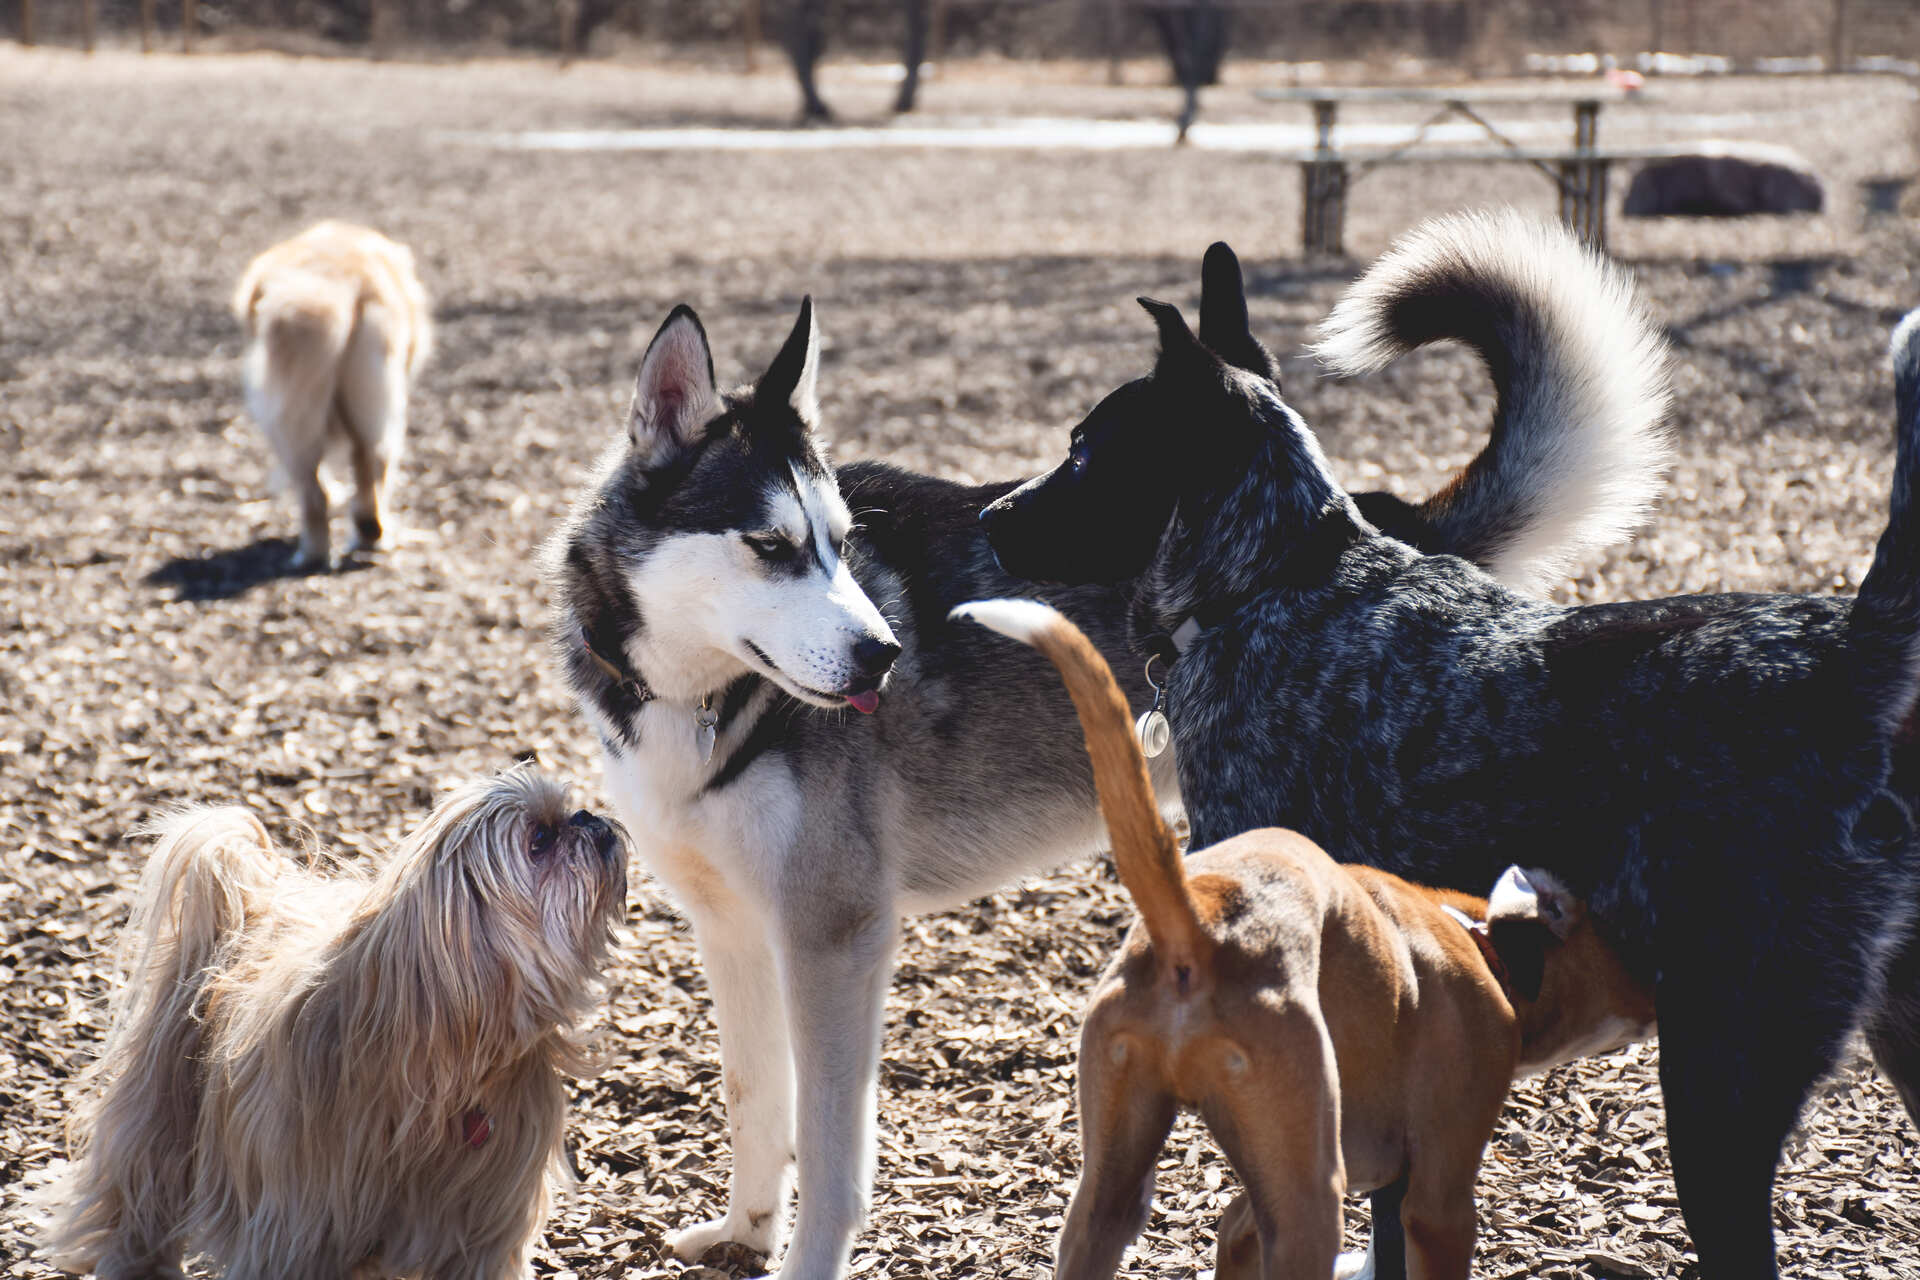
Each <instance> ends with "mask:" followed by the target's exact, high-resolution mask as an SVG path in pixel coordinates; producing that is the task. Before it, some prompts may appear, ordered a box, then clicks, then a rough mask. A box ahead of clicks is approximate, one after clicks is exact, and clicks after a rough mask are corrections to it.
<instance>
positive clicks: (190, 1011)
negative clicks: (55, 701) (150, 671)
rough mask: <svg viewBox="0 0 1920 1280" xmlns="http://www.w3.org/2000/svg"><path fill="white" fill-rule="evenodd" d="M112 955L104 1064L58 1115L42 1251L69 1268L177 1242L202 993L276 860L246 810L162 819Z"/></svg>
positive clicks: (259, 900)
mask: <svg viewBox="0 0 1920 1280" xmlns="http://www.w3.org/2000/svg"><path fill="white" fill-rule="evenodd" d="M153 834H155V835H157V836H158V837H159V843H158V844H157V845H156V846H155V847H154V850H153V854H152V856H151V857H149V858H148V860H147V865H146V868H145V870H144V871H142V872H141V875H140V883H139V886H138V888H137V889H136V890H135V893H134V902H133V913H132V916H131V918H130V919H129V920H128V921H127V927H126V932H125V935H124V943H123V950H122V954H121V968H122V972H123V973H124V975H125V979H126V981H125V985H124V986H122V987H121V988H120V990H119V991H118V992H116V993H115V995H114V997H113V999H112V1002H111V1013H112V1021H111V1024H110V1025H109V1027H108V1030H107V1036H106V1043H105V1045H104V1046H103V1047H102V1049H101V1053H100V1057H99V1059H98V1060H96V1061H95V1062H94V1063H93V1064H92V1065H91V1066H90V1067H88V1069H87V1071H86V1073H85V1075H84V1076H83V1079H82V1090H81V1094H82V1096H81V1099H80V1101H79V1103H78V1105H77V1106H76V1107H75V1109H74V1112H73V1114H72V1116H71V1117H70V1118H69V1120H68V1125H67V1138H68V1146H69V1148H70V1150H71V1151H72V1153H73V1168H72V1169H71V1170H70V1172H69V1175H68V1178H67V1181H66V1182H65V1183H64V1184H63V1185H62V1186H60V1187H58V1188H56V1189H55V1192H54V1196H53V1199H54V1203H55V1205H56V1207H57V1212H58V1219H57V1221H56V1223H55V1224H54V1226H53V1229H52V1232H51V1239H50V1241H49V1242H48V1251H49V1252H50V1253H51V1254H52V1255H53V1256H54V1257H55V1258H56V1259H58V1260H61V1261H62V1262H63V1263H64V1264H65V1265H67V1266H68V1267H69V1268H71V1269H79V1270H90V1269H92V1268H93V1266H94V1265H95V1264H96V1263H101V1262H106V1263H114V1264H117V1263H124V1262H127V1261H128V1259H125V1258H120V1257H119V1256H118V1254H117V1253H116V1250H124V1249H125V1248H126V1247H127V1242H128V1241H147V1242H150V1243H151V1244H153V1245H155V1246H159V1245H162V1244H165V1243H169V1242H171V1243H173V1244H175V1245H177V1238H178V1233H179V1230H180V1221H179V1220H180V1217H181V1216H182V1215H183V1214H184V1204H185V1198H186V1197H187V1196H188V1195H189V1194H190V1193H191V1188H192V1173H193V1168H192V1162H193V1134H194V1129H195V1123H196V1116H197V1105H198V1099H199V1092H200V1091H199V1085H198V1073H199V1072H200V1070H201V1069H202V1068H201V1063H200V1048H201V1046H200V1039H201V1027H202V1019H203V1018H204V1016H205V1014H206V1012H207V1011H206V1008H205V1003H206V988H207V983H208V981H209V979H210V977H211V974H212V972H213V971H214V970H215V969H216V968H217V966H218V965H219V963H220V961H221V957H222V954H223V952H224V951H225V950H226V949H227V948H228V946H229V945H230V944H231V942H232V940H233V938H234V936H235V934H236V933H237V931H238V930H240V929H241V928H242V927H243V926H244V925H245V924H246V923H247V921H248V920H249V919H251V918H252V917H254V916H255V915H256V914H257V913H258V912H260V911H261V910H263V909H264V908H265V906H266V904H267V901H268V897H269V895H270V894H271V893H272V892H273V887H274V882H275V880H276V878H277V872H278V869H279V866H280V861H281V859H280V855H279V854H278V853H277V852H276V851H275V849H274V847H273V843H272V841H271V840H270V839H269V838H268V836H267V833H266V829H265V828H263V827H262V826H261V825H260V822H259V819H257V818H255V817H254V816H253V815H252V814H251V813H249V812H247V811H246V810H245V809H238V808H229V809H212V808H204V807H196V808H191V809H186V810H183V811H181V812H179V813H176V814H174V815H172V816H170V817H168V818H166V819H163V820H162V821H161V822H160V823H158V824H157V825H156V826H155V827H154V829H153Z"/></svg>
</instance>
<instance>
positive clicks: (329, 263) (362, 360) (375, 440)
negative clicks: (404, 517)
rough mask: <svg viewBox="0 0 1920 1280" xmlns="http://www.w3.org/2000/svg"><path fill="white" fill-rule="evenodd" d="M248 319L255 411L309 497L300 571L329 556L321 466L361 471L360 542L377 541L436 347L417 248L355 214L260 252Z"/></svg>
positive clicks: (242, 312)
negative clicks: (332, 459) (337, 460)
mask: <svg viewBox="0 0 1920 1280" xmlns="http://www.w3.org/2000/svg"><path fill="white" fill-rule="evenodd" d="M233 313H234V315H235V316H237V317H238V318H239V320H240V323H241V324H243V325H244V326H246V330H247V354H246V364H245V377H246V388H247V408H248V410H249V411H250V412H251V413H252V414H253V417H254V420H255V421H256V422H258V423H259V424H260V429H261V431H262V432H264V433H265V434H266V437H267V442H268V443H269V444H271V445H272V446H273V451H274V454H275V457H276V458H277V460H278V462H279V470H280V474H281V475H282V476H283V477H284V478H285V481H286V483H287V484H288V485H289V486H290V487H291V488H292V489H293V491H294V495H295V498H296V499H297V500H298V502H299V505H300V545H299V548H298V549H297V550H296V551H295V552H294V560H293V564H294V567H295V568H324V567H325V566H326V563H327V549H328V539H327V491H326V489H325V488H324V487H322V485H321V483H320V463H321V462H322V461H323V460H324V459H325V458H326V457H327V455H328V454H329V453H331V452H334V451H336V450H338V451H341V452H344V453H345V454H346V455H347V459H348V462H349V465H350V466H351V469H352V471H353V485H354V494H353V501H352V506H351V511H352V515H353V527H354V540H353V542H352V544H351V547H353V548H359V547H372V546H375V545H377V544H378V543H379V541H380V536H381V533H382V530H383V521H384V519H385V509H386V497H387V489H388V485H389V483H390V481H391V479H392V475H393V470H394V467H395V466H396V465H397V464H398V462H399V459H400V450H401V446H402V443H403V441H404V440H405V437H406V433H407V389H408V387H409V385H410V384H411V382H412V379H413V377H414V375H415V374H416V373H418V372H419V369H420V366H421V365H422V364H423V363H425V361H426V358H427V352H428V349H429V347H430V346H431V343H432V323H431V320H430V318H429V316H428V311H427V295H426V291H425V290H424V289H422V288H421V287H420V281H419V279H418V277H416V276H415V275H414V271H413V254H412V253H410V252H409V251H408V250H407V248H406V246H405V245H401V244H396V243H395V242H393V241H392V240H389V239H387V238H386V237H385V236H383V235H381V234H380V233H379V232H377V231H372V230H369V229H368V228H366V227H358V226H354V225H353V224H351V223H346V222H322V223H319V224H317V225H315V226H312V227H309V228H308V229H307V230H305V231H303V232H301V233H300V234H299V235H297V236H295V237H293V238H292V239H291V240H285V241H282V242H281V243H279V244H277V245H275V246H274V247H273V248H271V249H269V250H267V251H266V252H265V253H263V254H261V255H260V256H259V257H257V258H255V259H254V260H253V262H252V263H251V264H249V265H248V267H247V270H246V273H245V274H244V275H242V276H241V277H240V287H239V288H238V289H236V290H235V291H234V295H233Z"/></svg>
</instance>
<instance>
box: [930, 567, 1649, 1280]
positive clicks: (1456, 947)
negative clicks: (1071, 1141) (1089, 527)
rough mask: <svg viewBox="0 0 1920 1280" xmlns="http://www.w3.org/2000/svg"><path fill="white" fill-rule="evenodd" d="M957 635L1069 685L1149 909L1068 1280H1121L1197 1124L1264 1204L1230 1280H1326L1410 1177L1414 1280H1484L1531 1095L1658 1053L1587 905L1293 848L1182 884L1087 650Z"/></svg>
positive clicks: (1097, 1093)
mask: <svg viewBox="0 0 1920 1280" xmlns="http://www.w3.org/2000/svg"><path fill="white" fill-rule="evenodd" d="M955 612H956V614H958V615H960V616H964V617H969V618H972V619H973V620H974V621H977V622H980V623H982V624H983V625H985V626H988V627H991V628H993V629H994V630H996V631H999V632H1001V633H1002V634H1005V635H1008V636H1011V637H1012V638H1014V639H1016V640H1020V641H1023V642H1024V643H1027V644H1030V645H1032V646H1033V647H1034V648H1037V649H1039V650H1040V651H1041V653H1043V654H1045V655H1046V656H1047V657H1048V658H1049V659H1050V660H1052V662H1053V663H1054V665H1055V666H1057V667H1058V668H1059V669H1060V672H1061V675H1062V676H1063V678H1064V679H1065V681H1066V685H1067V689H1068V692H1070V693H1071V694H1072V695H1073V701H1074V705H1075V707H1076V708H1078V710H1079V712H1080V722H1081V725H1082V728H1083V729H1084V731H1085V733H1086V739H1087V752H1088V754H1089V755H1090V756H1091V757H1092V759H1093V774H1094V781H1095V784H1096V786H1097V788H1098V790H1099V793H1100V807H1101V810H1102V812H1103V813H1104V815H1105V817H1106V821H1107V826H1108V829H1109V831H1110V833H1111V835H1112V837H1113V855H1114V862H1115V864H1116V865H1117V867H1118V869H1119V872H1120V880H1121V882H1122V883H1123V884H1124V885H1125V886H1126V888H1127V892H1128V893H1130V894H1131V895H1132V896H1133V900H1134V902H1135V904H1136V905H1137V906H1138V907H1139V909H1140V922H1139V924H1138V925H1137V926H1136V927H1135V928H1134V929H1133V930H1132V931H1131V932H1130V933H1129V934H1128V936H1127V940H1126V944H1125V946H1124V947H1123V949H1122V950H1121V952H1120V954H1119V956H1118V957H1116V958H1115V960H1114V962H1113V964H1112V965H1111V966H1110V967H1109V968H1108V970H1107V973H1106V975H1105V977H1103V978H1102V979H1101V982H1100V986H1099V988H1098V990H1096V992H1095V993H1094V997H1093V1002H1092V1005H1091V1007H1090V1008H1089V1010H1088V1013H1087V1021H1086V1028H1085V1030H1084V1031H1083V1032H1082V1035H1081V1041H1080V1137H1081V1144H1082V1147H1083V1149H1084V1153H1085V1170H1084V1173H1083V1174H1082V1177H1081V1180H1080V1187H1079V1190H1078V1191H1077V1192H1076V1193H1075V1194H1074V1197H1073V1204H1072V1206H1071V1208H1070V1209H1069V1210H1068V1213H1067V1222H1066V1227H1065V1228H1064V1230H1063V1231H1062V1232H1061V1235H1060V1247H1059V1260H1058V1261H1059V1268H1058V1276H1059V1280H1107V1277H1110V1276H1112V1275H1113V1273H1114V1270H1115V1268H1116V1267H1117V1266H1118V1265H1119V1262H1120V1256H1121V1254H1122V1253H1123V1252H1124V1251H1125V1249H1126V1246H1127V1244H1128V1242H1129V1241H1131V1240H1132V1239H1133V1237H1134V1236H1135V1235H1136V1234H1138V1232H1139V1230H1140V1228H1141V1227H1142V1226H1143V1225H1144V1224H1145V1221H1146V1212H1147V1206H1148V1204H1149V1202H1150V1200H1151V1197H1152V1189H1153V1169H1154V1164H1155V1162H1156V1160H1157V1159H1158V1157H1159V1153H1160V1148H1161V1146H1162V1144H1163V1143H1164V1142H1165V1141H1166V1137H1167V1133H1168V1131H1169V1129H1170V1128H1171V1126H1172V1124H1173V1117H1174V1113H1175V1111H1176V1110H1177V1109H1178V1108H1179V1107H1182V1106H1186V1107H1191V1108H1193V1109H1194V1110H1197V1111H1198V1112H1199V1113H1200V1114H1201V1116H1202V1117H1203V1118H1204V1119H1205V1120H1206V1123H1207V1127H1208V1128H1209V1129H1210V1130H1212V1132H1213V1135H1214V1137H1215V1138H1217V1139H1218V1140H1219V1142H1220V1145H1221V1147H1222V1148H1224V1149H1225V1151H1226V1154H1227V1158H1228V1160H1230V1161H1231V1162H1232V1164H1233V1167H1234V1170H1235V1172H1237V1173H1238V1174H1239V1176H1240V1179H1241V1181H1242V1182H1243V1183H1244V1184H1245V1187H1246V1190H1245V1191H1244V1192H1243V1193H1242V1194H1241V1196H1240V1197H1239V1199H1237V1200H1236V1201H1235V1202H1234V1203H1233V1205H1232V1206H1230V1207H1229V1209H1228V1211H1227V1213H1226V1215H1225V1216H1224V1217H1223V1219H1222V1222H1221V1232H1220V1239H1219V1246H1218V1248H1219V1277H1220V1280H1234V1278H1236V1277H1243V1276H1244V1277H1253V1276H1259V1277H1263V1278H1264V1280H1279V1278H1280V1277H1300V1278H1302V1280H1309V1278H1310V1280H1326V1278H1327V1277H1329V1276H1332V1275H1333V1274H1334V1265H1335V1259H1336V1257H1337V1255H1338V1253H1339V1248H1340V1201H1341V1197H1342V1196H1344V1195H1345V1194H1346V1193H1347V1192H1348V1191H1368V1190H1373V1189H1376V1188H1379V1187H1384V1186H1388V1185H1390V1184H1392V1183H1394V1182H1396V1181H1398V1180H1399V1179H1401V1178H1403V1177H1404V1178H1405V1179H1406V1193H1405V1198H1404V1199H1403V1201H1402V1204H1401V1211H1400V1212H1401V1222H1402V1224H1403V1225H1404V1227H1405V1232H1406V1242H1407V1273H1408V1275H1409V1276H1410V1277H1413V1278H1414V1280H1442V1278H1452V1280H1464V1278H1465V1277H1466V1276H1467V1275H1468V1273H1469V1270H1470V1266H1471V1261H1472V1255H1473V1236H1474V1225H1475V1224H1474V1204H1473V1181H1474V1176H1475V1174H1476V1173H1477V1171H1478V1170H1479V1166H1480V1153H1481V1151H1482V1149H1483V1148H1484V1147H1485V1146H1486V1143H1487V1139H1488V1138H1489V1137H1490V1136H1491V1135H1492V1133H1493V1127H1494V1122H1495V1121H1496V1120H1497V1119H1498V1118H1499V1114H1500V1107H1501V1104H1502V1103H1503V1101H1504V1100H1505V1098H1506V1094H1507V1089H1508V1087H1509V1086H1510V1085H1511V1084H1512V1082H1513V1078H1514V1076H1515V1074H1516V1073H1521V1072H1527V1071H1537V1070H1541V1069H1543V1068H1545V1067H1549V1066H1552V1065H1555V1064H1557V1063H1560V1062H1565V1061H1569V1060H1571V1059H1573V1058H1575V1057H1578V1056H1580V1055H1582V1054H1585V1053H1592V1052H1597V1051H1599V1050H1602V1049H1606V1048H1612V1047H1615V1046H1618V1045H1621V1044H1626V1043H1628V1042H1630V1041H1632V1040H1634V1039H1638V1038H1641V1037H1644V1036H1646V1035H1648V1034H1650V1033H1651V1031H1652V1028H1653V1002H1652V999H1651V996H1650V995H1649V993H1648V992H1647V991H1645V990H1644V989H1642V988H1640V987H1638V986H1636V985H1635V984H1634V983H1633V982H1632V980H1631V979H1630V978H1629V977H1628V975H1627V973H1626V970H1625V969H1624V968H1623V967H1622V966H1621V964H1620V962H1619V960H1618V959H1617V958H1616V957H1615V956H1614V954H1613V953H1612V951H1611V950H1609V949H1608V947H1607V946H1606V945H1605V944H1604V943H1603V942H1602V941H1601V939H1600V937H1599V935H1598V934H1597V933H1596V931H1595V930H1594V927H1593V925H1592V923H1591V922H1590V921H1589V920H1588V919H1587V916H1586V912H1585V909H1584V907H1583V905H1582V904H1581V903H1579V902H1578V901H1576V900H1575V899H1574V898H1573V897H1572V896H1571V895H1570V894H1568V893H1567V891H1566V890H1565V889H1564V888H1563V887H1562V886H1560V885H1559V884H1557V883H1556V882H1554V881H1553V880H1552V879H1551V877H1548V876H1546V875H1545V874H1544V873H1542V872H1537V871H1526V872H1523V871H1521V870H1520V869H1519V868H1513V869H1510V870H1509V871H1508V872H1507V873H1506V875H1504V876H1503V877H1502V878H1501V880H1500V883H1499V884H1498V885H1497V886H1496V887H1495V889H1494V893H1493V897H1492V900H1491V904H1489V903H1488V902H1487V901H1483V900H1481V899H1477V898H1473V897H1470V896H1467V895H1465V894H1458V893H1449V892H1442V891H1436V890H1431V889H1423V888H1420V887H1418V886H1416V885H1411V884H1408V883H1406V882H1405V881H1403V880H1400V879H1398V878H1397V877H1395V876H1391V875H1388V874H1386V873H1385V872H1382V871H1376V870H1373V869H1372V868H1368V867H1359V866H1341V865H1339V864H1336V863H1335V862H1334V861H1333V860H1332V859H1331V858H1329V857H1328V856H1327V855H1326V853H1325V852H1323V851H1322V850H1321V849H1320V848H1319V846H1317V845H1315V844H1314V843H1313V842H1312V841H1310V840H1308V839H1306V838H1305V837H1304V836H1301V835H1298V834H1296V833H1294V832H1291V831H1282V830H1277V829H1268V830H1261V831H1250V832H1247V833H1246V834H1244V835H1240V836H1236V837H1234V838H1233V839H1231V840H1227V841H1224V842H1222V843H1220V844H1218V845H1215V846H1213V847H1212V848H1210V849H1206V850H1204V851H1201V852H1199V853H1196V854H1194V855H1192V856H1191V857H1189V858H1186V859H1184V860H1183V859H1182V858H1181V856H1180V851H1179V846H1178V844H1177V842H1176V841H1175V839H1174V836H1173V833H1172V832H1171V831H1170V830H1169V829H1168V827H1167V825H1166V823H1165V822H1164V821H1163V820H1162V819H1161V817H1160V813H1159V809H1158V806H1157V804H1156V803H1155V800H1154V796H1153V791H1152V788H1151V786H1150V784H1149V782H1148V780H1147V771H1146V762H1145V760H1144V759H1143V758H1142V756H1141V753H1140V747H1139V745H1138V743H1137V742H1136V741H1135V738H1134V734H1133V731H1132V724H1131V722H1130V719H1129V713H1128V710H1127V704H1126V700H1125V698H1124V697H1123V696H1122V695H1121V693H1120V690H1119V687H1118V686H1117V685H1116V684H1115V683H1114V680H1113V675H1112V673H1111V672H1110V671H1109V670H1108V668H1107V664H1106V662H1105V661H1104V660H1103V659H1102V658H1101V657H1100V654H1099V652H1098V651H1097V650H1096V649H1094V647H1093V646H1092V644H1090V643H1089V642H1088V641H1087V639H1086V637H1085V636H1083V635H1082V634H1081V633H1080V631H1079V629H1078V628H1076V627H1075V626H1074V625H1073V624H1072V623H1070V622H1068V621H1067V620H1066V619H1065V618H1064V617H1062V616H1060V615H1059V614H1058V613H1056V612H1055V611H1054V610H1052V609H1050V608H1048V607H1046V606H1045V605H1041V604H1037V603H1033V602H1027V601H985V602H980V603H976V604H971V605H964V606H962V607H961V608H960V609H958V610H956V611H955ZM1489 906H1491V910H1489ZM1482 921H1484V922H1485V923H1481V922H1482Z"/></svg>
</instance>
